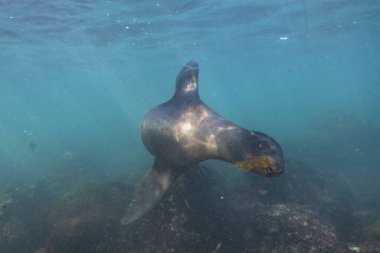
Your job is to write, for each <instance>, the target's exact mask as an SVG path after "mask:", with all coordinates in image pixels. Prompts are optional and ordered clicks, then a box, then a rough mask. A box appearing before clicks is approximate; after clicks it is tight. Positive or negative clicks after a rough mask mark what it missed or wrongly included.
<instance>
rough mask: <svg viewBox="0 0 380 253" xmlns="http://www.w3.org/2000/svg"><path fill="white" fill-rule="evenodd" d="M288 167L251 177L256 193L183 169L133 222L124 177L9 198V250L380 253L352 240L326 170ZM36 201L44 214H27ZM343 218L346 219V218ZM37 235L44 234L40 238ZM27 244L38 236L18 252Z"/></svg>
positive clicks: (205, 170)
mask: <svg viewBox="0 0 380 253" xmlns="http://www.w3.org/2000/svg"><path fill="white" fill-rule="evenodd" d="M288 164H289V165H290V166H291V167H290V168H288V171H290V173H289V174H285V175H284V177H282V178H278V179H275V180H270V181H268V180H266V179H262V180H261V179H259V178H257V177H253V178H250V179H249V180H248V182H250V186H251V187H250V188H252V189H251V190H248V191H246V190H241V189H237V188H233V187H232V188H231V187H230V186H229V185H228V184H233V183H234V182H230V181H229V180H226V177H225V176H223V175H222V174H221V173H220V172H219V171H218V170H217V169H213V168H210V167H206V166H199V167H197V168H194V169H192V170H189V171H187V172H186V173H185V174H184V175H182V176H181V177H180V178H179V179H178V180H177V181H176V182H175V183H174V185H173V186H172V188H171V189H170V190H169V192H168V194H167V196H166V197H165V198H164V199H163V200H162V201H161V202H160V203H159V204H158V205H157V206H156V207H155V208H154V209H152V210H151V211H149V212H148V213H147V214H146V215H145V216H143V217H142V218H141V219H139V220H137V221H136V222H134V223H132V224H130V225H128V226H122V225H121V223H120V219H121V217H122V216H123V214H124V212H125V209H126V206H127V205H128V203H129V199H130V196H131V193H132V192H133V189H132V188H131V187H129V186H128V185H125V184H122V183H120V182H110V183H106V184H99V185H94V184H89V185H85V186H81V187H77V188H74V190H69V191H66V192H65V193H64V194H60V195H58V194H53V196H61V197H59V198H58V200H54V199H56V198H51V197H49V196H47V197H45V200H44V201H42V200H39V201H32V200H33V198H32V197H28V198H25V195H20V194H19V195H17V196H16V195H12V201H9V200H7V201H3V202H4V203H5V202H7V203H10V204H9V206H8V207H9V208H12V209H5V210H12V212H10V211H6V212H4V214H3V216H1V217H0V229H1V231H0V246H3V247H2V248H1V250H2V251H1V252H3V249H5V250H4V253H7V252H12V253H15V252H17V253H24V252H25V253H26V252H28V253H30V252H38V253H40V252H43V253H61V252H62V253H63V252H64V253H71V252H75V253H78V252H81V253H87V252H98V253H101V252H112V253H124V252H134V253H137V252H144V253H145V252H155V253H160V252H162V253H167V252H187V253H191V252H196V253H199V252H213V253H229V252H245V253H248V252H259V253H260V252H263V253H264V252H336V253H339V252H355V251H352V249H356V248H355V247H359V248H360V250H361V251H360V252H376V249H377V248H378V244H377V242H376V241H375V240H371V241H366V240H362V241H360V240H358V241H354V242H352V241H351V240H350V239H347V237H345V233H341V232H340V231H342V230H343V228H344V226H342V224H344V222H343V221H345V220H346V219H349V217H351V216H350V211H351V209H350V208H348V209H347V208H346V207H347V206H350V205H347V198H341V196H340V195H339V192H340V190H339V187H336V188H334V185H332V186H331V185H330V183H329V182H326V181H323V178H324V177H325V176H326V175H324V174H321V173H318V171H317V170H313V171H311V170H310V169H309V170H308V175H309V177H310V175H312V178H313V180H312V179H310V178H307V177H306V176H304V171H303V170H302V166H301V165H300V164H297V163H288ZM306 179H308V180H306ZM329 180H332V179H331V178H330V179H329ZM57 188H58V189H61V187H57ZM259 190H261V192H260V191H259ZM40 191H41V190H38V192H40ZM264 191H265V192H264ZM59 192H62V191H61V190H60V191H59ZM276 194H277V195H276ZM38 195H39V196H41V194H38ZM22 196H24V197H22ZM32 196H33V194H32ZM34 200H37V196H34ZM49 201H50V202H49ZM352 201H354V199H353V200H352ZM348 204H349V203H348ZM28 205H30V206H31V207H32V209H33V210H36V211H34V212H29V213H28V214H27V215H25V213H24V210H26V209H27V208H26V206H28ZM13 207H14V208H15V209H13ZM345 208H346V209H347V210H345ZM13 210H15V211H13ZM334 212H338V213H334ZM337 216H342V218H341V219H338V220H336V219H335V217H337ZM352 222H354V220H352ZM352 224H355V223H352ZM351 226H352V225H351ZM32 228H34V230H33V229H32ZM35 228H43V232H44V233H41V232H38V230H37V229H35ZM44 228H46V229H44ZM374 228H375V229H374V230H373V231H375V232H373V233H375V234H376V231H377V230H376V228H377V227H376V226H374ZM4 231H5V232H4ZM36 231H37V233H36V234H38V233H39V236H38V238H37V239H36V238H35V237H33V236H32V233H33V232H36ZM359 231H360V230H359ZM42 235H44V238H42V239H41V236H42ZM27 240H34V242H33V243H31V244H29V245H27V246H24V247H23V248H22V249H20V250H17V246H18V245H21V243H20V242H22V241H27ZM6 241H8V244H5V243H4V242H6ZM350 241H351V242H352V243H349V242H350ZM10 242H11V243H10ZM12 247H13V248H12ZM350 247H351V248H352V249H351V248H350ZM26 249H28V250H26ZM37 249H38V250H37ZM365 250H367V251H365Z"/></svg>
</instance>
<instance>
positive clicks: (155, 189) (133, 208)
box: [121, 159, 175, 225]
mask: <svg viewBox="0 0 380 253" xmlns="http://www.w3.org/2000/svg"><path fill="white" fill-rule="evenodd" d="M173 171H174V170H172V169H171V168H170V167H168V166H167V165H166V166H162V163H159V162H158V161H157V159H156V160H155V162H154V164H153V167H152V169H151V170H150V171H149V172H148V173H147V174H146V175H145V176H144V178H143V180H142V181H141V182H140V184H139V185H138V186H137V188H136V190H135V192H134V194H133V196H132V200H131V202H130V204H129V206H128V208H127V210H126V213H125V215H124V217H123V219H122V220H121V224H122V225H128V224H130V223H132V222H134V221H135V220H137V219H138V218H140V217H141V216H143V215H144V214H145V213H147V212H148V211H149V210H150V209H152V208H153V207H154V206H155V205H156V204H157V203H158V202H159V201H160V200H161V199H162V198H163V197H164V196H165V193H166V192H167V191H168V189H169V187H170V185H171V183H172V182H173V180H174V177H175V176H174V175H173Z"/></svg>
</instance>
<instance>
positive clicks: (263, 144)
mask: <svg viewBox="0 0 380 253" xmlns="http://www.w3.org/2000/svg"><path fill="white" fill-rule="evenodd" d="M269 148H270V146H269V144H268V143H266V142H260V143H259V149H260V150H263V149H269Z"/></svg>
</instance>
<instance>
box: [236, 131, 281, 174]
mask: <svg viewBox="0 0 380 253" xmlns="http://www.w3.org/2000/svg"><path fill="white" fill-rule="evenodd" d="M251 135H252V136H253V138H252V139H250V145H249V146H250V147H249V154H248V156H247V158H246V159H244V160H241V161H237V162H234V163H233V166H235V167H237V168H239V169H242V170H244V171H247V172H256V173H258V174H260V175H262V176H266V177H270V176H272V175H279V174H281V173H282V172H283V171H284V159H283V154H282V149H281V146H280V145H279V144H278V143H277V142H276V141H275V140H274V139H273V138H271V137H269V136H268V135H266V134H264V133H260V132H251Z"/></svg>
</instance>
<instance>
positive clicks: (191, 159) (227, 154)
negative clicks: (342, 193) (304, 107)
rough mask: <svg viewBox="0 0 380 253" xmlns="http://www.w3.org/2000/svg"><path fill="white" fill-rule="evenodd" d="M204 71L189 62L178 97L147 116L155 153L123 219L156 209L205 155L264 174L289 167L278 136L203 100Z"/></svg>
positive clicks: (146, 135)
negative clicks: (236, 119) (244, 125)
mask: <svg viewBox="0 0 380 253" xmlns="http://www.w3.org/2000/svg"><path fill="white" fill-rule="evenodd" d="M198 72H199V67H198V64H197V63H196V62H194V61H190V62H189V63H188V64H187V65H186V66H184V67H183V68H182V70H181V71H180V72H179V74H178V76H177V80H176V89H175V93H174V95H173V97H172V98H171V99H170V100H169V101H167V102H166V103H163V104H160V105H158V106H156V107H154V108H153V109H152V110H151V111H150V112H148V114H146V115H145V117H144V119H143V122H142V126H141V137H142V141H143V143H144V145H145V147H146V148H147V149H148V150H149V152H150V153H151V154H152V155H154V156H155V159H154V163H153V166H152V169H151V170H150V171H149V172H148V173H147V174H146V175H145V177H144V178H143V179H142V181H141V183H140V184H139V185H138V186H137V188H136V191H135V193H134V194H133V197H132V201H131V203H130V204H129V206H128V208H127V210H126V214H125V216H124V218H123V219H122V221H121V222H122V224H123V225H126V224H129V223H131V222H133V221H135V220H137V219H138V218H139V217H141V216H142V215H143V214H145V213H146V212H147V211H148V210H150V209H151V208H152V207H153V206H154V205H155V204H156V203H157V202H159V201H160V200H161V199H162V198H163V197H164V195H165V193H166V192H167V190H168V189H169V187H170V185H171V184H172V182H173V181H174V180H175V179H176V178H177V177H178V176H179V175H180V174H182V173H183V172H184V171H185V170H187V169H189V168H191V167H194V166H195V165H197V164H199V163H200V162H202V161H205V160H208V159H218V160H222V161H226V162H229V163H232V165H234V166H235V167H237V168H240V169H242V170H244V171H253V172H257V173H259V174H261V175H264V176H271V175H278V174H280V173H281V172H282V171H283V166H284V160H283V155H282V150H281V147H280V145H279V144H278V143H277V142H276V141H275V140H274V139H272V138H271V137H269V136H268V135H266V134H264V133H260V132H256V131H249V130H246V129H243V128H241V127H239V126H237V125H235V124H233V123H232V122H229V121H227V120H226V119H224V118H223V117H222V116H220V115H219V114H218V113H216V112H215V111H214V110H212V109H211V108H210V107H208V106H207V105H206V104H204V103H203V102H202V100H201V99H200V98H199V94H198Z"/></svg>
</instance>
